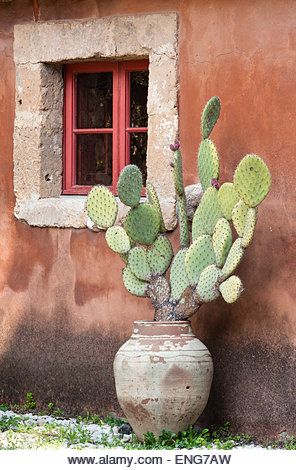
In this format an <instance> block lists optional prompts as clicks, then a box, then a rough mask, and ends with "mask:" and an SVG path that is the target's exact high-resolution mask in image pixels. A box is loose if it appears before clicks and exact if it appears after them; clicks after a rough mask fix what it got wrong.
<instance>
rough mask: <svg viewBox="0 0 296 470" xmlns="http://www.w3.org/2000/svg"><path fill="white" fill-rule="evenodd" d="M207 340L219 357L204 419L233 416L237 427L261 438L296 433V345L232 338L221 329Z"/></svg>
mask: <svg viewBox="0 0 296 470" xmlns="http://www.w3.org/2000/svg"><path fill="white" fill-rule="evenodd" d="M216 326H217V325H216ZM212 333H213V332H212ZM205 342H206V345H207V347H208V348H209V350H210V352H211V355H212V358H213V363H214V380H213V385H212V389H211V393H210V398H209V401H208V404H207V407H206V409H205V411H204V413H203V414H202V416H201V417H200V419H199V421H198V423H199V424H200V425H202V426H207V425H208V424H209V423H210V424H218V425H222V424H224V423H225V422H226V421H229V422H230V424H231V427H232V429H233V431H234V432H239V433H241V432H244V433H247V434H250V435H253V436H257V437H261V438H278V437H279V434H280V433H281V432H283V431H286V432H287V433H288V434H290V435H296V401H295V390H296V350H295V348H294V347H293V345H289V344H287V343H282V344H274V345H273V344H266V343H265V344H264V343H263V342H259V341H250V340H242V341H241V342H240V344H238V343H235V342H230V343H229V342H225V339H224V338H223V337H222V335H221V334H220V335H219V334H218V335H215V334H213V335H212V334H210V335H209V336H208V338H207V340H206V341H205Z"/></svg>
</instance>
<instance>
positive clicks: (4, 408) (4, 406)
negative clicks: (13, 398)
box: [0, 403, 9, 411]
mask: <svg viewBox="0 0 296 470" xmlns="http://www.w3.org/2000/svg"><path fill="white" fill-rule="evenodd" d="M8 410H9V405H7V404H6V403H0V411H8Z"/></svg>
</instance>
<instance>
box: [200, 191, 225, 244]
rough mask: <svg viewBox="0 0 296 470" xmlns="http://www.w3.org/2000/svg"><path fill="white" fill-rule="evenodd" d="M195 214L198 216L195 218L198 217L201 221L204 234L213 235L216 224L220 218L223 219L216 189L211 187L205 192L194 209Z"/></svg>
mask: <svg viewBox="0 0 296 470" xmlns="http://www.w3.org/2000/svg"><path fill="white" fill-rule="evenodd" d="M196 213H197V214H198V215H197V216H196V217H200V218H201V219H202V221H203V226H204V229H205V231H206V233H207V234H208V235H212V234H213V233H214V229H215V226H216V223H217V222H218V220H219V219H220V218H221V217H223V214H222V212H221V209H220V206H219V202H218V191H217V189H215V188H213V187H211V188H208V189H207V190H206V192H205V193H204V195H203V197H202V199H201V201H200V204H199V206H198V208H197V209H196ZM196 213H195V214H196Z"/></svg>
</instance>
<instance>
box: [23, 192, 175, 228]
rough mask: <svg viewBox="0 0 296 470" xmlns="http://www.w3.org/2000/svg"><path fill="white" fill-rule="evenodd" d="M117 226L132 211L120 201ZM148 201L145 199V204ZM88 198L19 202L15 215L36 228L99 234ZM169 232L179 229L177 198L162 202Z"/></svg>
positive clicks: (36, 199)
mask: <svg viewBox="0 0 296 470" xmlns="http://www.w3.org/2000/svg"><path fill="white" fill-rule="evenodd" d="M116 199H117V201H118V207H119V210H118V217H117V220H116V223H117V224H120V223H121V221H122V219H123V218H124V217H125V216H126V213H127V211H128V208H127V207H126V206H124V205H123V204H122V203H121V202H120V201H119V199H118V198H116ZM145 200H146V198H144V197H143V198H141V202H144V201H145ZM85 203H86V196H65V195H63V196H60V197H48V198H41V199H38V198H31V199H24V200H21V201H17V202H16V205H15V209H14V215H15V217H16V218H17V219H19V220H20V221H22V222H26V223H27V224H28V225H32V226H33V227H59V228H86V227H87V228H89V229H91V230H94V231H96V230H97V229H96V227H95V226H94V225H93V224H92V222H91V220H90V219H89V218H88V216H87V214H86V210H85ZM161 208H162V212H163V215H164V220H165V225H166V228H167V230H173V229H174V228H175V227H176V222H177V221H176V213H175V199H174V198H168V199H165V200H162V201H161Z"/></svg>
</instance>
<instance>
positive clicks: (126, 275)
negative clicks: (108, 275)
mask: <svg viewBox="0 0 296 470" xmlns="http://www.w3.org/2000/svg"><path fill="white" fill-rule="evenodd" d="M122 278H123V284H124V286H125V288H126V289H127V290H128V291H129V292H130V293H131V294H133V295H137V296H138V297H146V296H147V290H148V287H149V284H148V283H147V282H145V281H141V280H140V279H138V278H137V277H136V276H135V275H134V273H133V272H132V270H131V268H130V267H129V266H126V267H125V268H123V270H122Z"/></svg>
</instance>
